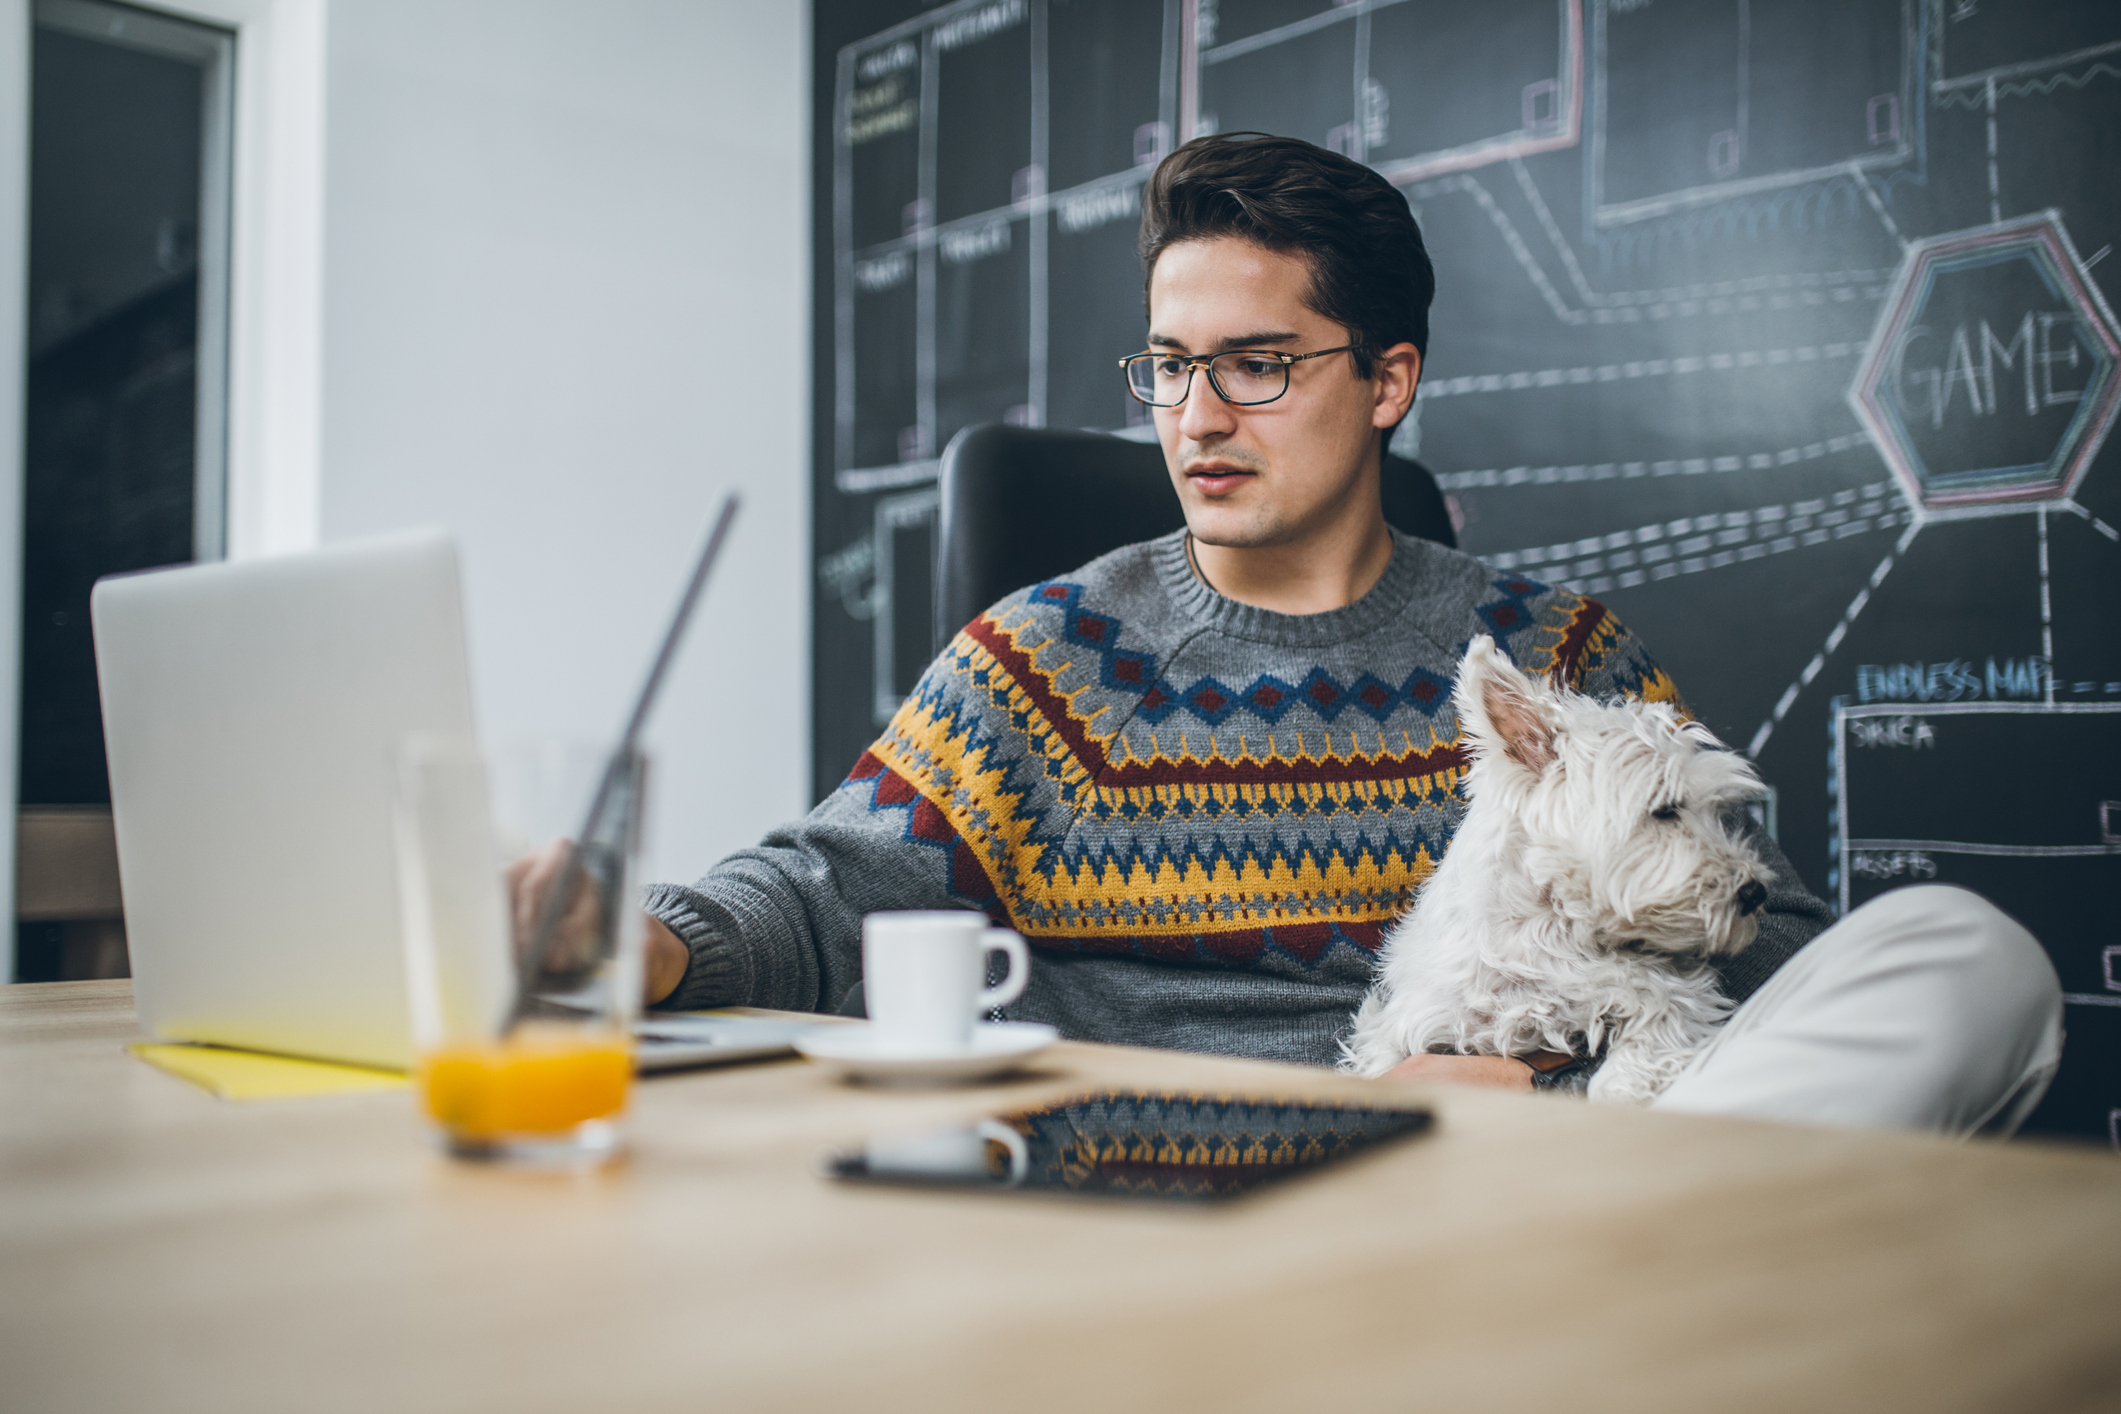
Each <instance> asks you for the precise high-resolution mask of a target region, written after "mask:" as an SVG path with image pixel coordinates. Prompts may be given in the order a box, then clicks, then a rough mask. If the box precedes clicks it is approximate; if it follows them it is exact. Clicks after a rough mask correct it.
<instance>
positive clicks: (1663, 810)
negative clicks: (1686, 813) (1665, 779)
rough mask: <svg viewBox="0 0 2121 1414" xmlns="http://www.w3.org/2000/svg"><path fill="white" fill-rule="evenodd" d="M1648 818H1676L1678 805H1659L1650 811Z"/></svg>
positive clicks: (1677, 816)
mask: <svg viewBox="0 0 2121 1414" xmlns="http://www.w3.org/2000/svg"><path fill="white" fill-rule="evenodd" d="M1650 818H1651V819H1652V820H1677V819H1678V818H1679V807H1678V806H1676V805H1660V806H1658V807H1657V808H1656V809H1655V810H1652V811H1651V812H1650Z"/></svg>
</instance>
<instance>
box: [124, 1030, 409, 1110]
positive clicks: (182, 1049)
mask: <svg viewBox="0 0 2121 1414" xmlns="http://www.w3.org/2000/svg"><path fill="white" fill-rule="evenodd" d="M126 1049H127V1050H129V1051H131V1052H132V1053H133V1054H134V1055H136V1056H138V1057H139V1058H140V1059H141V1060H144V1061H146V1062H147V1063H148V1064H149V1065H151V1066H154V1067H155V1068H156V1069H157V1070H163V1071H167V1072H169V1073H170V1074H171V1075H174V1076H176V1077H177V1078H179V1079H180V1080H189V1081H190V1082H191V1083H192V1084H194V1085H196V1086H198V1087H199V1088H200V1089H201V1090H204V1091H206V1092H207V1093H208V1094H210V1095H218V1096H219V1097H220V1098H222V1099H224V1100H294V1099H302V1098H305V1097H308V1096H312V1095H350V1094H355V1093H358V1092H360V1091H364V1090H403V1089H405V1088H407V1087H409V1086H410V1085H411V1084H412V1077H411V1076H409V1075H404V1074H401V1073H400V1072H398V1071H395V1070H374V1069H371V1068H369V1067H368V1066H365V1065H338V1064H335V1063H333V1062H331V1061H315V1060H298V1059H296V1058H295V1057H293V1056H272V1055H266V1054H264V1053H262V1052H259V1051H232V1050H229V1049H227V1048H226V1047H222V1046H193V1045H181V1044H179V1045H172V1044H169V1043H166V1042H160V1041H139V1042H136V1043H134V1044H133V1045H131V1046H128V1047H127V1048H126Z"/></svg>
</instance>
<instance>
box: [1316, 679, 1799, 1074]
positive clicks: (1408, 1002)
mask: <svg viewBox="0 0 2121 1414" xmlns="http://www.w3.org/2000/svg"><path fill="white" fill-rule="evenodd" d="M1453 700H1454V702H1455V704H1456V706H1457V709H1458V718H1459V721H1460V723H1461V724H1462V726H1463V728H1464V731H1465V740H1466V743H1467V745H1468V747H1469V748H1470V754H1471V756H1472V766H1471V768H1470V770H1469V771H1468V773H1467V777H1466V783H1465V789H1466V794H1467V796H1468V798H1469V800H1470V802H1471V803H1470V806H1469V808H1468V809H1467V811H1466V816H1465V820H1464V823H1462V824H1461V825H1460V826H1459V827H1458V833H1457V835H1456V836H1455V837H1453V839H1452V841H1451V846H1450V849H1449V850H1448V851H1447V852H1446V853H1445V855H1444V858H1443V861H1442V863H1440V864H1439V865H1438V866H1437V868H1436V872H1435V873H1434V874H1433V875H1431V876H1430V878H1429V880H1428V883H1427V884H1426V885H1425V886H1424V887H1423V888H1422V891H1421V893H1420V895H1419V897H1417V898H1416V900H1415V902H1414V907H1413V909H1412V910H1411V911H1410V912H1409V913H1408V914H1407V915H1406V916H1405V917H1404V918H1402V919H1401V920H1400V921H1399V922H1398V923H1397V924H1396V925H1394V927H1393V929H1392V931H1391V933H1390V934H1389V935H1388V936H1387V937H1386V939H1385V944H1384V948H1383V951H1382V954H1381V956H1380V959H1379V963H1378V972H1377V980H1376V982H1375V983H1374V984H1373V985H1372V987H1371V989H1370V992H1369V995H1368V996H1366V997H1365V998H1364V999H1363V1003H1362V1007H1361V1008H1360V1009H1359V1010H1358V1011H1357V1012H1356V1014H1355V1030H1354V1034H1353V1035H1352V1036H1351V1037H1349V1039H1348V1040H1347V1041H1346V1042H1344V1043H1343V1045H1342V1048H1341V1050H1342V1060H1341V1068H1342V1069H1343V1070H1347V1071H1352V1072H1354V1073H1356V1074H1359V1075H1369V1076H1376V1075H1383V1074H1384V1073H1385V1072H1386V1071H1388V1070H1390V1069H1391V1068H1392V1067H1393V1066H1395V1065H1397V1064H1398V1063H1399V1062H1401V1061H1403V1060H1405V1059H1406V1058H1407V1057H1408V1056H1410V1055H1416V1054H1420V1053H1424V1052H1429V1051H1442V1052H1458V1053H1463V1054H1467V1055H1495V1056H1513V1055H1514V1056H1522V1055H1526V1054H1529V1053H1530V1052H1533V1051H1563V1052H1568V1053H1571V1054H1575V1055H1587V1054H1595V1053H1597V1052H1599V1051H1600V1050H1603V1051H1604V1053H1605V1060H1604V1063H1603V1064H1602V1065H1601V1067H1600V1068H1599V1070H1598V1072H1597V1074H1596V1075H1595V1076H1594V1077H1593V1078H1592V1081H1591V1086H1590V1095H1591V1098H1592V1099H1594V1100H1613V1101H1619V1102H1622V1103H1629V1104H1645V1103H1647V1102H1648V1101H1649V1100H1650V1099H1652V1098H1653V1097H1655V1096H1656V1095H1657V1094H1658V1093H1659V1092H1660V1091H1662V1090H1663V1089H1664V1088H1665V1086H1667V1085H1669V1084H1671V1082H1672V1080H1673V1079H1674V1077H1676V1076H1677V1075H1678V1074H1679V1072H1680V1071H1682V1070H1684V1069H1685V1068H1686V1065H1687V1062H1688V1061H1690V1060H1692V1059H1693V1057H1694V1055H1695V1054H1696V1053H1697V1052H1698V1051H1700V1049H1701V1048H1702V1047H1703V1046H1704V1045H1706V1044H1707V1043H1708V1041H1709V1038H1710V1037H1711V1036H1713V1035H1714V1034H1715V1029H1716V1027H1717V1025H1718V1024H1719V1023H1720V1022H1721V1021H1722V1020H1723V1019H1724V1018H1725V1017H1726V1016H1728V1015H1729V1014H1730V1010H1731V1004H1730V1003H1729V1002H1728V1001H1727V1000H1725V998H1724V997H1723V995H1722V993H1721V992H1719V991H1718V990H1717V986H1716V977H1715V974H1714V973H1713V972H1712V971H1711V970H1710V969H1709V967H1708V959H1709V958H1711V957H1713V956H1715V955H1717V954H1724V953H1735V952H1738V951H1739V950H1740V949H1742V948H1744V947H1746V946H1747V945H1749V944H1750V943H1751V942H1752V941H1753V939H1754V938H1755V937H1756V936H1757V935H1758V933H1759V919H1758V918H1757V917H1756V916H1755V914H1756V913H1757V912H1758V910H1759V908H1760V905H1761V903H1762V902H1763V901H1764V900H1765V899H1766V897H1767V888H1766V884H1767V881H1768V880H1769V879H1770V878H1772V877H1773V876H1772V875H1771V874H1770V873H1769V872H1768V870H1767V869H1766V868H1765V867H1764V866H1763V865H1762V864H1761V862H1760V860H1759V859H1758V858H1756V857H1755V856H1754V855H1753V853H1752V851H1751V850H1749V849H1748V848H1747V847H1746V845H1745V844H1744V842H1743V841H1742V840H1741V839H1739V838H1737V837H1735V836H1734V835H1733V834H1732V833H1731V831H1730V830H1729V829H1727V828H1726V827H1725V824H1724V817H1725V815H1726V814H1727V813H1728V812H1730V811H1732V810H1734V809H1736V808H1738V807H1739V806H1741V805H1742V804H1743V803H1744V802H1745V801H1747V800H1749V799H1752V798H1754V797H1757V796H1759V795H1760V794H1761V793H1762V787H1761V784H1760V780H1759V777H1757V776H1756V775H1754V773H1753V769H1752V767H1751V765H1750V764H1749V763H1747V762H1746V761H1745V760H1744V758H1742V757H1740V756H1738V755H1737V754H1735V753H1734V752H1731V751H1728V750H1725V749H1724V748H1723V747H1722V746H1721V744H1720V743H1718V742H1717V740H1716V738H1715V737H1714V736H1713V735H1711V734H1710V732H1709V731H1708V729H1707V728H1705V727H1703V726H1701V725H1700V724H1699V723H1696V722H1692V721H1689V720H1687V719H1685V718H1683V717H1681V716H1680V715H1679V714H1678V713H1677V712H1676V711H1675V710H1673V708H1672V707H1671V706H1670V705H1669V704H1667V703H1643V702H1637V701H1618V702H1599V701H1596V700H1594V699H1592V698H1589V697H1585V696H1583V695H1582V694H1581V693H1576V692H1571V691H1569V690H1567V689H1566V688H1561V687H1556V686H1549V685H1547V684H1544V683H1539V682H1535V681H1533V680H1532V679H1531V678H1529V677H1527V676H1526V675H1525V674H1524V673H1522V672H1520V671H1518V669H1517V667H1516V665H1515V664H1513V663H1511V661H1510V660H1509V658H1508V657H1507V656H1505V655H1504V654H1503V653H1502V651H1501V650H1499V649H1498V648H1496V646H1495V644H1494V641H1493V640H1492V639H1488V638H1476V639H1474V640H1473V642H1472V644H1471V646H1470V647H1468V648H1467V649H1466V656H1465V661H1464V662H1463V663H1462V664H1460V665H1459V670H1458V683H1457V686H1456V688H1455V689H1454V692H1453Z"/></svg>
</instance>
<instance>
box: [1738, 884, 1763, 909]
mask: <svg viewBox="0 0 2121 1414" xmlns="http://www.w3.org/2000/svg"><path fill="white" fill-rule="evenodd" d="M1766 902H1767V885H1765V884H1763V883H1761V882H1760V881H1759V880H1758V879H1748V880H1746V881H1745V883H1744V884H1743V885H1742V886H1740V888H1739V890H1738V911H1739V913H1741V914H1746V913H1758V912H1759V911H1760V905H1762V904H1763V903H1766Z"/></svg>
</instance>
